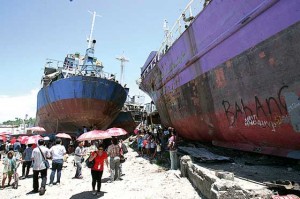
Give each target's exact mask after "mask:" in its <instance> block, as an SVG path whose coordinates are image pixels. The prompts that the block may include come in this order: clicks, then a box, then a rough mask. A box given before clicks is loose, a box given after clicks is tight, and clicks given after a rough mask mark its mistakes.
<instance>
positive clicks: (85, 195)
mask: <svg viewBox="0 0 300 199" xmlns="http://www.w3.org/2000/svg"><path fill="white" fill-rule="evenodd" d="M92 193H93V192H92V191H85V192H81V193H78V194H75V195H73V196H72V197H71V198H70V199H90V198H91V199H96V198H100V197H102V196H104V194H105V193H107V192H103V191H100V195H93V194H92Z"/></svg>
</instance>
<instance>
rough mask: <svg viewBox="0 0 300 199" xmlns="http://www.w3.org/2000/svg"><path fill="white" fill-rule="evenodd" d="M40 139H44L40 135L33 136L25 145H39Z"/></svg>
mask: <svg viewBox="0 0 300 199" xmlns="http://www.w3.org/2000/svg"><path fill="white" fill-rule="evenodd" d="M40 139H43V137H42V136H40V135H33V136H30V137H29V138H28V140H27V142H25V144H37V142H38V141H39V140H40Z"/></svg>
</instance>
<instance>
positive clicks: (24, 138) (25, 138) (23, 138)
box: [18, 135, 29, 144]
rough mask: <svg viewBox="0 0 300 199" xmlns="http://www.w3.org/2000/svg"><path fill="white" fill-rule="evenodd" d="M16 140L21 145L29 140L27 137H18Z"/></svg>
mask: <svg viewBox="0 0 300 199" xmlns="http://www.w3.org/2000/svg"><path fill="white" fill-rule="evenodd" d="M18 139H19V140H20V142H21V144H26V142H27V140H28V139H29V136H26V135H24V136H20V137H19V138H18Z"/></svg>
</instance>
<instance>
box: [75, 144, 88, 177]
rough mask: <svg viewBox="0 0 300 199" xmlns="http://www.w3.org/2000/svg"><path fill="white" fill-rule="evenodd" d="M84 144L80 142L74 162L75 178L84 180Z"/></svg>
mask: <svg viewBox="0 0 300 199" xmlns="http://www.w3.org/2000/svg"><path fill="white" fill-rule="evenodd" d="M83 144H84V142H79V145H78V146H77V147H76V149H75V156H74V161H75V164H76V168H77V169H76V173H75V177H74V178H78V179H82V174H81V169H82V164H81V163H82V162H83V160H84V156H85V153H84V152H85V151H84V147H83Z"/></svg>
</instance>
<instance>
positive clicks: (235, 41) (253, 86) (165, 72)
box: [140, 0, 300, 159]
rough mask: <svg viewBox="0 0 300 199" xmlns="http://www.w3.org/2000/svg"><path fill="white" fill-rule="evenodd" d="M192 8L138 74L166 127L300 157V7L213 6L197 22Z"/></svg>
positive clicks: (259, 0)
mask: <svg viewBox="0 0 300 199" xmlns="http://www.w3.org/2000/svg"><path fill="white" fill-rule="evenodd" d="M191 6H193V2H191V3H190V4H189V5H188V6H187V8H186V9H185V10H184V14H185V15H186V16H182V17H180V18H179V19H178V21H177V22H176V24H177V26H176V25H174V27H173V28H172V29H171V30H170V31H169V32H168V31H167V34H166V40H165V42H164V43H163V45H162V47H161V48H160V49H159V50H158V51H157V52H154V53H153V52H152V53H151V54H150V56H149V57H148V59H147V61H146V63H145V65H144V66H143V67H142V71H141V84H140V88H141V89H142V90H144V91H145V92H147V93H148V94H149V96H150V97H151V98H152V100H153V102H154V103H155V105H156V107H157V110H158V112H159V114H160V117H161V120H162V123H163V125H165V126H173V127H174V128H175V129H176V130H177V132H178V133H179V135H180V136H182V137H184V138H186V139H190V140H197V141H206V142H212V143H213V144H215V145H218V146H223V147H229V148H235V149H239V150H247V151H254V152H259V153H264V154H272V155H278V156H285V157H290V158H295V159H300V50H299V49H300V1H298V0H289V1H284V0H251V1H248V0H239V1H235V0H226V1H224V0H212V1H210V3H209V4H208V5H207V6H206V7H204V8H203V9H202V11H201V12H199V13H198V14H197V15H195V16H191V15H192V14H193V13H192V12H191V10H193V9H190V7H191ZM187 17H188V18H187ZM175 26H176V27H175ZM178 26H179V28H178ZM180 27H181V29H180ZM166 30H168V29H166ZM173 30H179V31H180V30H181V31H182V32H179V36H178V38H174V35H175V33H174V31H173Z"/></svg>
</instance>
